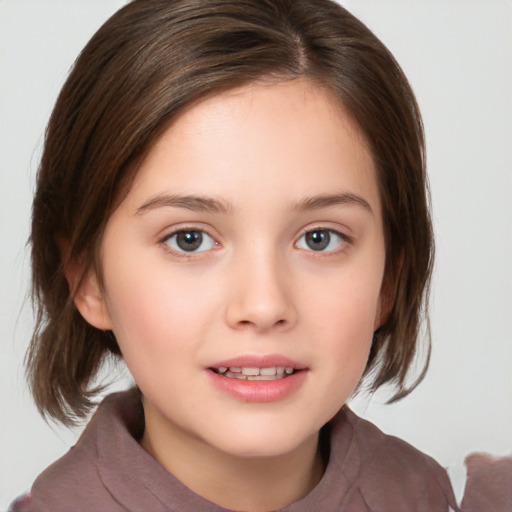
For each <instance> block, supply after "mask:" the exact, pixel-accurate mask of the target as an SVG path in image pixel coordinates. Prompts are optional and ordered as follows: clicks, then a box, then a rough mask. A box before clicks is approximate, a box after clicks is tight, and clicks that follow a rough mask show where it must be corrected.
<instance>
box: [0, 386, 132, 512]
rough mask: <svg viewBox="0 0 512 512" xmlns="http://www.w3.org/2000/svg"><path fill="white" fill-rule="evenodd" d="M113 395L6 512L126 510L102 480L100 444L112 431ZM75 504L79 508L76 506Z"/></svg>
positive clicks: (114, 397)
mask: <svg viewBox="0 0 512 512" xmlns="http://www.w3.org/2000/svg"><path fill="white" fill-rule="evenodd" d="M115 406H116V395H112V396H110V397H107V399H105V400H104V402H103V403H102V404H101V405H100V407H99V409H98V411H97V412H96V413H95V414H94V416H93V417H92V419H91V420H90V422H89V424H88V425H87V427H86V429H85V431H84V432H83V434H82V435H81V437H80V439H79V440H78V442H77V444H76V445H75V446H73V447H72V448H71V449H70V450H69V451H68V452H67V453H66V454H65V455H64V456H63V457H61V458H60V459H58V460H57V461H55V462H54V463H53V464H52V465H51V466H49V467H48V468H47V469H45V470H44V471H43V472H42V473H41V474H40V475H39V476H38V477H37V479H36V480H35V482H34V484H33V486H32V489H31V491H30V493H29V494H27V495H26V496H23V497H21V498H19V499H18V500H16V501H15V502H14V503H13V504H12V505H11V507H10V509H9V512H61V511H62V512H64V511H70V510H105V509H106V507H107V509H108V510H109V511H112V512H117V511H122V510H125V508H123V507H122V506H121V505H120V504H119V503H118V502H117V501H116V500H115V499H114V498H113V497H112V495H111V493H110V491H109V489H108V488H107V486H106V485H105V483H104V478H103V474H102V473H103V471H104V457H103V456H102V454H101V453H100V452H101V451H102V445H104V444H105V443H108V442H109V438H112V437H113V434H115V432H114V431H113V429H112V425H111V424H112V423H113V424H114V425H115V423H116V420H115ZM77 507H78V508H77Z"/></svg>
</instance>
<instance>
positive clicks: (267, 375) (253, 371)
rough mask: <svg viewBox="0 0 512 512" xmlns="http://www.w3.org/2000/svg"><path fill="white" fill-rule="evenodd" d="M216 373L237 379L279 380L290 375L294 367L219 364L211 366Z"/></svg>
mask: <svg viewBox="0 0 512 512" xmlns="http://www.w3.org/2000/svg"><path fill="white" fill-rule="evenodd" d="M213 371H214V372H215V373H217V375H221V376H222V377H227V378H229V379H239V380H267V381H270V380H279V379H284V378H285V377H288V376H289V375H292V374H293V373H294V372H295V369H294V368H293V367H292V366H271V367H268V368H256V367H238V366H230V367H226V366H221V367H219V368H217V369H215V368H213Z"/></svg>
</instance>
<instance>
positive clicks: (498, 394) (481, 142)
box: [0, 0, 512, 510]
mask: <svg viewBox="0 0 512 512" xmlns="http://www.w3.org/2000/svg"><path fill="white" fill-rule="evenodd" d="M123 3H124V2H122V1H121V0H32V1H30V0H0V339H1V343H2V345H1V350H0V358H1V359H0V365H1V366H0V372H1V383H2V385H1V386H0V393H1V395H0V510H3V509H5V508H6V507H7V505H8V503H9V501H10V500H11V499H13V498H14V497H15V496H17V495H18V494H20V493H21V492H23V491H25V490H27V489H28V488H29V487H30V484H31V483H32V481H33V479H34V478H35V477H36V476H37V474H38V473H39V472H40V471H41V470H42V469H43V468H44V467H46V466H47V465H48V464H49V463H51V462H52V461H53V460H55V459H56V458H57V457H58V456H60V455H61V454H63V453H64V452H65V451H66V450H67V449H68V447H69V446H70V445H71V444H73V442H74V440H75V439H76V437H77V435H78V433H79V430H77V431H75V432H70V431H67V430H65V429H62V428H58V427H55V426H51V427H50V426H48V425H46V424H45V423H44V422H43V420H42V419H41V418H40V417H39V416H38V414H37V412H36V411H35V408H34V406H33V403H32V401H31V398H30V396H29V395H28V393H27V389H26V386H25V383H24V375H23V367H22V360H23V356H24V352H25V349H26V346H27V343H28V339H29V337H30V331H31V325H32V320H31V313H30V303H29V302H28V303H25V306H24V301H25V298H26V294H27V288H28V285H27V283H28V276H29V269H28V251H27V249H26V247H25V242H26V239H27V237H28V226H29V219H30V203H31V196H32V191H33V180H34V176H35V172H36V168H37V162H38V158H39V155H40V149H41V142H42V136H43V132H44V127H45V124H46V121H47V119H48V116H49V113H50V111H51V108H52V105H53V102H54V101H55V98H56V95H57V93H58V91H59V88H60V86H61V85H62V83H63V81H64V79H65V76H66V74H67V70H68V69H69V67H70V65H71V64H72V62H73V60H74V58H75V57H76V55H77V54H78V52H79V51H80V49H81V48H82V47H83V45H84V44H85V43H86V42H87V40H88V39H89V37H90V36H91V35H92V34H93V32H94V31H95V30H96V29H97V28H98V27H99V26H100V24H101V23H102V22H103V21H104V20H105V19H106V18H107V17H108V16H109V15H110V14H111V13H113V12H114V11H115V10H116V9H117V8H118V7H120V6H121V5H122V4H123ZM342 3H343V5H345V6H346V7H348V8H349V10H351V11H352V12H353V13H354V14H356V15H358V16H359V17H360V18H361V19H362V20H363V21H364V22H366V23H367V24H368V25H369V26H370V28H371V29H372V30H373V31H374V32H375V33H376V34H377V36H379V37H380V38H381V39H382V40H383V41H384V43H385V44H386V45H387V46H388V47H389V48H390V49H391V51H392V52H393V53H394V54H395V56H396V58H397V60H398V61H399V62H400V63H401V65H402V66H403V68H404V70H405V72H406V74H407V75H408V76H409V78H410V81H411V83H412V85H413V88H414V89H415V91H416V94H417V97H418V101H419V104H420V107H421V109H422V112H423V116H424V121H425V127H426V134H427V145H428V167H429V173H430V180H431V186H432V198H433V210H434V221H435V230H436V239H437V260H436V270H435V276H434V283H433V293H432V327H433V342H434V349H433V356H432V364H431V369H430V372H429V374H428V375H427V378H426V379H425V381H424V382H423V384H422V385H421V386H420V387H419V388H418V389H417V390H416V391H415V392H414V393H413V394H412V395H411V396H410V397H408V398H406V399H405V400H404V401H402V402H400V403H398V404H396V405H392V406H384V405H383V402H384V400H385V398H386V396H385V395H383V394H379V395H378V396H375V397H374V398H373V400H371V401H368V400H366V399H361V398H360V399H358V400H356V401H355V402H354V403H353V407H354V408H355V409H356V411H357V412H359V413H360V414H363V415H364V416H365V417H367V418H370V419H371V420H373V421H375V422H376V423H377V424H378V425H379V426H380V427H381V428H382V429H383V430H385V431H386V432H389V433H394V434H395V435H398V436H399V437H402V438H404V439H406V440H407V441H409V442H411V443H412V444H414V445H415V446H417V447H418V448H420V449H421V450H423V451H425V452H427V453H429V454H431V455H432V456H434V457H435V458H436V459H438V461H439V462H440V463H441V464H442V465H444V466H447V467H450V468H452V470H453V471H455V472H456V471H459V470H460V469H461V468H462V464H463V459H464V457H465V456H466V455H467V454H468V453H470V452H473V451H487V452H491V453H494V454H498V455H499V454H501V455H505V454H508V453H510V452H511V451H512V434H511V432H512V406H511V404H512V371H511V363H512V335H511V334H510V323H511V320H512V263H511V262H512V206H511V205H512V200H511V198H512V128H511V126H512V94H511V91H512V2H511V1H510V0H485V1H484V0H414V1H411V0H352V1H347V2H342ZM122 385H126V379H125V380H124V381H123V382H122V384H121V386H122Z"/></svg>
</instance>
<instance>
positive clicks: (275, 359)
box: [209, 354, 306, 370]
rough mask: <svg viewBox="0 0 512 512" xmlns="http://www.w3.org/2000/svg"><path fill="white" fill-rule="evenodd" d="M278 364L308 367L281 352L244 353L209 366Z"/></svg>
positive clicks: (269, 366) (261, 366)
mask: <svg viewBox="0 0 512 512" xmlns="http://www.w3.org/2000/svg"><path fill="white" fill-rule="evenodd" d="M277 366H283V367H285V368H289V367H291V368H294V369H295V370H304V369H305V368H306V365H304V364H302V363H299V362H298V361H294V360H293V359H290V358H289V357H286V356H283V355H280V354H263V355H259V354H244V355H241V356H237V357H233V358H231V359H224V360H223V361H218V362H216V363H214V364H212V365H210V366H209V368H213V369H218V368H221V367H224V368H234V367H236V368H273V367H277Z"/></svg>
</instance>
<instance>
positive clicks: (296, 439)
mask: <svg viewBox="0 0 512 512" xmlns="http://www.w3.org/2000/svg"><path fill="white" fill-rule="evenodd" d="M317 435H318V430H313V431H312V432H311V431H307V432H305V431H296V432H294V431H293V430H290V429H287V428H286V426H284V425H280V426H278V427H277V428H276V424H275V423H274V424H273V426H272V428H258V427H256V426H252V427H251V428H245V429H243V430H242V429H237V430H236V431H235V432H233V431H230V430H228V429H225V432H224V436H222V437H217V439H215V440H213V439H211V440H207V442H208V444H210V445H212V446H215V447H216V448H217V450H219V451H222V452H224V453H226V454H227V455H230V456H233V457H239V458H251V457H259V458H269V457H280V456H284V455H286V454H289V453H291V452H293V451H294V450H296V449H298V448H300V447H301V446H302V445H304V444H305V443H307V442H308V441H310V442H314V443H316V438H317Z"/></svg>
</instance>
